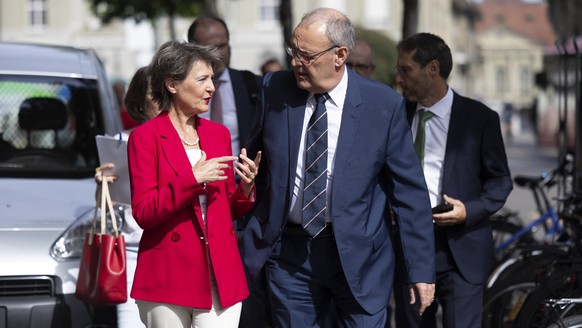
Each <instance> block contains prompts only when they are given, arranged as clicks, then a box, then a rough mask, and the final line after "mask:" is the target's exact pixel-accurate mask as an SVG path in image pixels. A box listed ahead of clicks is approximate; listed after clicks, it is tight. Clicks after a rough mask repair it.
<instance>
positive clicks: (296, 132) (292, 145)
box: [286, 81, 309, 192]
mask: <svg viewBox="0 0 582 328" xmlns="http://www.w3.org/2000/svg"><path fill="white" fill-rule="evenodd" d="M294 82H295V81H294ZM296 92H297V95H295V96H293V97H290V99H303V101H298V102H296V103H293V104H286V106H287V118H288V129H289V130H288V131H289V144H288V147H289V152H288V153H289V154H290V156H289V167H291V168H295V167H297V156H298V155H299V146H300V144H301V133H302V132H303V119H304V118H305V107H306V106H305V105H306V104H307V98H308V97H309V93H308V92H307V91H304V90H302V89H299V88H296ZM294 180H295V171H292V172H290V174H289V184H288V185H289V186H290V188H291V190H290V191H291V192H293V190H292V189H293V186H294V185H295V182H294Z"/></svg>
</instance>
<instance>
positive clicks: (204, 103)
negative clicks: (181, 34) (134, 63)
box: [127, 41, 260, 327]
mask: <svg viewBox="0 0 582 328" xmlns="http://www.w3.org/2000/svg"><path fill="white" fill-rule="evenodd" d="M219 60H220V57H219V56H218V55H217V53H216V52H215V51H214V50H209V49H208V48H205V47H201V46H198V45H195V44H191V43H183V42H180V41H170V42H167V43H165V44H164V45H163V46H162V47H161V48H160V50H159V51H158V52H157V53H156V54H155V55H154V58H153V59H152V63H151V64H150V79H151V80H150V83H151V87H152V97H153V99H154V101H155V102H156V103H158V105H159V107H160V109H161V110H162V112H161V114H160V115H158V116H157V117H156V118H154V119H152V120H150V121H148V122H147V123H144V124H142V125H141V126H139V127H137V128H136V129H135V130H133V131H132V133H131V135H130V137H129V142H128V149H127V151H128V162H129V173H130V182H131V202H132V208H133V216H134V218H135V219H136V221H137V223H138V224H139V225H140V227H142V228H143V229H144V232H143V236H142V238H141V241H140V244H139V253H138V260H137V269H136V273H135V277H134V282H133V288H132V292H131V297H133V298H135V299H136V300H137V302H136V303H137V304H138V307H139V311H140V317H141V320H142V322H143V323H144V324H145V325H146V326H147V327H191V326H193V325H196V326H197V327H219V326H220V327H237V326H238V321H239V317H240V308H241V301H242V300H243V299H244V298H246V297H247V295H248V288H247V281H246V278H245V273H244V270H243V267H242V262H241V259H240V253H239V251H238V247H237V240H236V235H235V229H234V227H233V224H232V220H233V218H239V217H241V216H243V215H244V214H245V213H246V212H248V211H249V210H250V209H251V207H252V206H253V202H254V177H255V176H256V174H257V171H258V165H259V162H260V155H257V158H256V159H255V160H254V161H253V160H251V159H249V158H248V157H247V156H246V150H244V149H243V150H242V152H241V156H240V157H241V158H240V160H241V161H240V162H239V161H236V160H237V159H238V158H237V157H234V156H232V149H231V141H230V133H229V132H228V129H227V128H226V127H224V126H223V125H220V124H217V123H214V122H211V121H208V120H205V119H202V118H199V117H198V116H197V114H200V113H203V112H206V111H208V109H209V106H208V104H209V102H210V99H211V96H212V94H213V93H214V91H215V88H214V85H213V83H212V78H213V69H214V67H216V65H217V64H218V63H219ZM235 164H236V165H235ZM233 166H234V170H236V172H237V174H239V175H240V176H241V182H240V184H239V186H238V188H237V187H236V184H235V180H234V170H233Z"/></svg>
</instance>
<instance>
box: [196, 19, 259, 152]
mask: <svg viewBox="0 0 582 328" xmlns="http://www.w3.org/2000/svg"><path fill="white" fill-rule="evenodd" d="M229 41H230V33H229V32H228V28H227V26H226V23H225V22H224V21H223V20H222V19H220V18H217V17H200V18H198V19H196V20H194V22H192V24H191V25H190V28H189V29H188V42H194V43H198V44H201V45H204V46H211V47H216V48H217V49H218V50H219V51H220V54H221V56H222V62H223V65H221V66H220V67H219V68H218V69H217V70H216V71H215V72H214V86H215V87H216V95H219V97H220V100H219V101H220V106H217V105H218V104H217V103H214V104H213V102H215V99H214V98H218V97H213V100H212V101H211V103H210V108H211V109H210V111H209V112H208V113H206V114H203V115H200V116H201V117H204V118H207V119H211V120H213V121H215V122H218V123H221V124H224V125H226V127H227V128H228V130H229V131H230V135H231V138H232V152H233V155H235V156H237V155H238V154H239V153H240V149H241V148H242V147H243V146H244V144H245V143H246V141H247V138H248V136H249V134H250V128H251V122H252V118H253V114H254V108H255V104H256V98H257V96H258V94H259V90H260V86H261V80H262V78H261V77H260V76H257V75H254V74H253V73H251V72H249V71H240V70H236V69H233V68H230V67H229V66H230V44H229Z"/></svg>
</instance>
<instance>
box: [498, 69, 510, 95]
mask: <svg viewBox="0 0 582 328" xmlns="http://www.w3.org/2000/svg"><path fill="white" fill-rule="evenodd" d="M495 85H496V92H497V95H498V96H503V95H504V94H505V92H507V91H509V90H507V87H508V83H507V72H506V71H505V67H498V68H497V72H496V73H495Z"/></svg>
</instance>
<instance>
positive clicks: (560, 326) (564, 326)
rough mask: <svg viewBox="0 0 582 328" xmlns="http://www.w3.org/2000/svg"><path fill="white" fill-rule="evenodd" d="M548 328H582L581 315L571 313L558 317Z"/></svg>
mask: <svg viewBox="0 0 582 328" xmlns="http://www.w3.org/2000/svg"><path fill="white" fill-rule="evenodd" d="M548 328H582V315H572V316H569V317H566V318H564V319H560V320H558V321H556V322H554V323H552V324H551V325H549V326H548Z"/></svg>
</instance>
